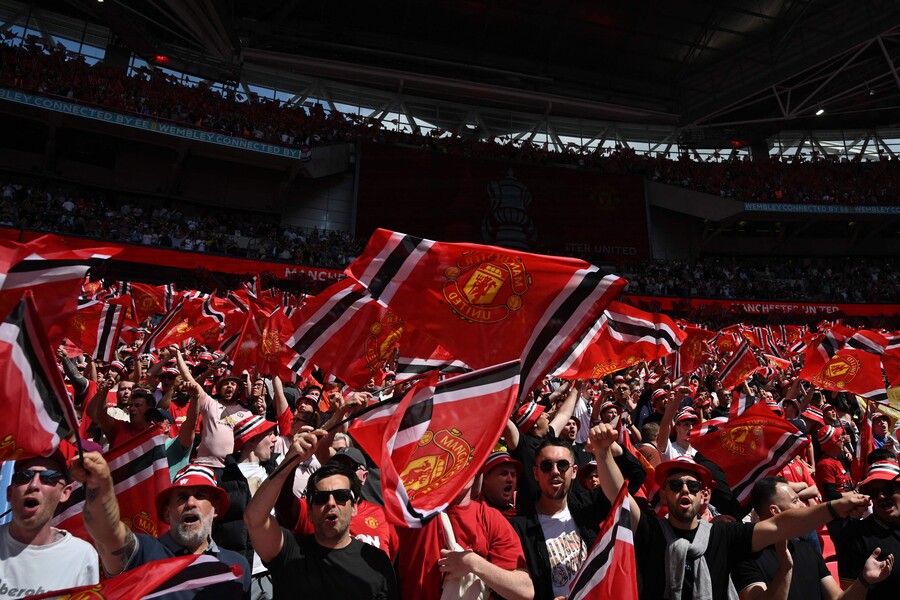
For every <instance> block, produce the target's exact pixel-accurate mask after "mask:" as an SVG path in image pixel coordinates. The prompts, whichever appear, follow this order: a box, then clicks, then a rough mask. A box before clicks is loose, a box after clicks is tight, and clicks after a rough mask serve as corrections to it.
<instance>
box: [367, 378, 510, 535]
mask: <svg viewBox="0 0 900 600" xmlns="http://www.w3.org/2000/svg"><path fill="white" fill-rule="evenodd" d="M520 368H521V365H520V363H519V361H512V362H507V363H503V364H500V365H494V366H491V367H487V368H484V369H480V370H478V371H473V372H471V373H465V374H463V375H459V376H457V377H452V378H450V379H447V380H445V381H442V382H440V383H436V381H437V373H435V372H432V373H431V375H430V376H429V377H428V378H426V379H424V380H422V381H421V382H419V383H417V384H415V385H414V386H413V387H412V388H411V389H410V390H409V391H408V392H407V393H406V394H405V395H403V397H402V398H401V399H400V400H399V401H398V402H396V403H391V404H388V405H385V406H384V407H382V408H380V409H379V410H376V411H373V412H371V413H369V414H367V415H363V416H362V417H360V418H359V419H357V420H356V421H354V423H353V424H352V425H351V427H350V434H351V435H352V436H353V437H354V439H356V441H357V442H358V443H359V445H360V446H361V447H362V448H363V449H364V450H365V451H366V452H367V453H368V454H369V455H370V456H373V457H374V456H378V457H380V460H378V461H377V462H378V466H379V467H380V468H381V486H382V495H383V497H384V510H385V514H386V516H387V518H388V520H389V521H391V522H392V523H393V524H395V525H398V526H402V527H422V526H423V525H424V524H425V523H427V522H428V521H429V520H430V519H432V518H433V517H434V516H436V515H437V514H438V513H439V512H441V511H442V510H444V509H446V508H447V506H449V505H450V502H452V501H453V499H454V498H455V497H456V496H457V495H458V494H459V492H460V491H461V490H462V489H463V488H464V487H465V485H466V484H468V483H469V481H470V480H471V479H472V478H473V477H474V476H475V475H476V474H477V473H478V471H479V470H480V469H481V466H482V464H484V461H485V460H487V457H488V455H490V453H491V451H492V450H493V445H494V441H495V440H497V439H498V438H499V437H500V433H501V432H502V431H503V428H504V426H505V424H506V421H507V419H508V418H509V415H510V413H511V412H512V407H513V404H514V402H515V399H516V396H517V394H518V382H519V377H520Z"/></svg>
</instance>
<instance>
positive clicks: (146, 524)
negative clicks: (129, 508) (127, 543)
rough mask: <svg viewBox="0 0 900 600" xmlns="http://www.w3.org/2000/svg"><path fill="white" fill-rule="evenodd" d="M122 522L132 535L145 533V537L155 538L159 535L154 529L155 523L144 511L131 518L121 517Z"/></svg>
mask: <svg viewBox="0 0 900 600" xmlns="http://www.w3.org/2000/svg"><path fill="white" fill-rule="evenodd" d="M122 522H123V523H125V525H126V526H127V527H128V528H129V529H131V531H133V532H134V533H146V534H147V535H152V536H153V537H157V536H158V535H159V530H158V528H157V527H156V521H154V520H153V519H152V518H151V517H150V515H149V514H147V511H145V510H142V511H140V512H139V513H137V514H136V515H134V516H132V517H127V516H124V515H123V516H122Z"/></svg>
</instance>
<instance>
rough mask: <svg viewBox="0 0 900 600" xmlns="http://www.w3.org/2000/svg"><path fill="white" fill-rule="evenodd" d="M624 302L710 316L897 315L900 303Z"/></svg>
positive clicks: (651, 299)
mask: <svg viewBox="0 0 900 600" xmlns="http://www.w3.org/2000/svg"><path fill="white" fill-rule="evenodd" d="M622 298H623V301H624V302H626V303H628V304H631V305H633V306H637V307H638V308H641V309H643V310H650V311H653V312H659V311H662V312H666V311H671V310H677V311H696V312H697V313H698V314H700V315H701V316H711V315H799V316H816V317H828V316H850V317H878V316H882V315H898V314H900V304H829V303H824V302H822V303H815V302H771V301H765V300H710V299H701V298H666V297H662V296H631V295H624V296H623V297H622Z"/></svg>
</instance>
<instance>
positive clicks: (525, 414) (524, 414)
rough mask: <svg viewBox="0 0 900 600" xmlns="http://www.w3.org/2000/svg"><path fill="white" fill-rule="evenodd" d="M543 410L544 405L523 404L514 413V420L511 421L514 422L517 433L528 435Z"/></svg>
mask: <svg viewBox="0 0 900 600" xmlns="http://www.w3.org/2000/svg"><path fill="white" fill-rule="evenodd" d="M544 410H545V408H544V405H543V404H538V403H537V402H529V403H528V404H523V405H522V406H521V408H519V410H517V411H516V418H515V419H513V421H514V422H515V424H516V427H518V428H519V431H521V432H522V433H528V432H529V431H531V430H532V429H534V426H535V424H536V423H537V420H538V418H539V417H540V416H541V415H542V414H543V413H544Z"/></svg>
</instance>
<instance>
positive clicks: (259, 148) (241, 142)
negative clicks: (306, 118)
mask: <svg viewBox="0 0 900 600" xmlns="http://www.w3.org/2000/svg"><path fill="white" fill-rule="evenodd" d="M0 100H6V101H8V102H15V103H17V104H24V105H26V106H34V107H36V108H42V109H45V110H52V111H55V112H59V113H65V114H67V115H75V116H76V117H83V118H85V119H92V120H94V121H103V122H104V123H112V124H114V125H124V126H126V127H133V128H134V129H142V130H144V131H153V132H156V133H161V134H164V135H171V136H174V137H179V138H183V139H188V140H194V141H197V142H205V143H207V144H217V145H219V146H228V147H229V148H238V149H240V150H250V151H252V152H261V153H263V154H272V155H275V156H284V157H286V158H296V159H298V160H299V159H300V149H299V148H289V147H287V146H279V145H278V144H270V143H268V142H262V141H259V140H254V139H245V138H242V137H236V136H233V135H225V134H222V133H216V132H215V131H207V130H204V129H198V128H197V127H191V126H189V125H186V124H181V123H174V122H169V121H165V120H156V119H147V118H144V117H140V116H137V115H133V114H132V115H129V114H124V113H117V112H112V111H108V110H103V109H100V108H95V107H93V106H87V105H84V104H77V103H76V102H74V101H72V100H69V99H66V98H51V97H48V96H33V95H31V94H26V93H25V92H20V91H16V90H11V89H7V88H0Z"/></svg>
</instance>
